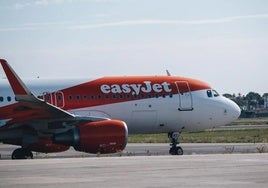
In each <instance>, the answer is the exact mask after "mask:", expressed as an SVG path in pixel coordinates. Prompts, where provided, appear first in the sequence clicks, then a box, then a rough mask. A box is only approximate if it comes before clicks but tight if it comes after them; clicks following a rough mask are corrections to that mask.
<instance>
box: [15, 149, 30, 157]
mask: <svg viewBox="0 0 268 188" xmlns="http://www.w3.org/2000/svg"><path fill="white" fill-rule="evenodd" d="M32 158H33V153H32V152H31V151H30V150H28V149H25V148H18V149H16V150H14V151H13V153H12V159H32Z"/></svg>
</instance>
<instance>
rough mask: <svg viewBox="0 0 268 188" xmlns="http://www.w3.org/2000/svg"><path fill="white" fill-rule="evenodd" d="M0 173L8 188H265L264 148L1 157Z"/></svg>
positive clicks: (267, 157) (266, 156) (267, 182)
mask: <svg viewBox="0 0 268 188" xmlns="http://www.w3.org/2000/svg"><path fill="white" fill-rule="evenodd" d="M0 178H1V179H0V187H9V188H17V187H20V188H26V187H27V188H31V187H34V188H36V187H46V188H50V187H58V188H73V187H76V188H80V187H109V188H113V187H116V188H117V187H130V188H131V187H135V188H136V187H206V188H207V187H224V188H226V187H232V188H233V187H241V188H242V187H243V188H244V187H258V188H262V187H263V188H266V187H267V185H268V154H256V153H255V154H213V155H184V156H168V155H166V156H135V157H134V156H133V157H94V158H88V157H86V158H54V159H35V160H17V161H12V160H2V161H0Z"/></svg>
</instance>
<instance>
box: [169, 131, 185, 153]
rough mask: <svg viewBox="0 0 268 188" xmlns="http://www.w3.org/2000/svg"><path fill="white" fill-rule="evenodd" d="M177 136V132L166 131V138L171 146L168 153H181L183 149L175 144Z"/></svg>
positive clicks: (178, 134)
mask: <svg viewBox="0 0 268 188" xmlns="http://www.w3.org/2000/svg"><path fill="white" fill-rule="evenodd" d="M179 136H180V133H179V132H173V133H168V138H169V140H170V142H171V144H170V146H171V148H170V149H169V154H170V155H183V149H182V148H181V147H180V146H177V144H179V142H178V140H179Z"/></svg>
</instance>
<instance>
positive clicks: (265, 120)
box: [229, 118, 268, 126]
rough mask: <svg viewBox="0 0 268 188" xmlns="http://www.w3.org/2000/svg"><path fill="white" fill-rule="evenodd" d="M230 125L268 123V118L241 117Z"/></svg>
mask: <svg viewBox="0 0 268 188" xmlns="http://www.w3.org/2000/svg"><path fill="white" fill-rule="evenodd" d="M229 125H234V126H237V125H268V118H239V119H238V120H236V121H234V122H232V123H231V124H229Z"/></svg>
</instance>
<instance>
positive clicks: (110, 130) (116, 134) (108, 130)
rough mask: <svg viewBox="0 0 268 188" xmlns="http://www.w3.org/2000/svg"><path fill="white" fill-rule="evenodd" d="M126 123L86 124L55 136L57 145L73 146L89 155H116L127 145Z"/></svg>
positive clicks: (115, 121) (100, 122) (105, 121)
mask: <svg viewBox="0 0 268 188" xmlns="http://www.w3.org/2000/svg"><path fill="white" fill-rule="evenodd" d="M127 138H128V129H127V126H126V123H125V122H123V121H119V120H103V121H95V122H84V123H80V124H78V125H77V126H76V127H74V128H72V129H70V130H68V131H67V132H64V133H60V134H57V135H55V136H54V138H53V142H54V143H55V144H63V145H66V146H73V147H74V149H75V150H77V151H83V152H87V153H102V154H107V153H116V152H119V151H122V150H124V148H125V146H126V144H127Z"/></svg>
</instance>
